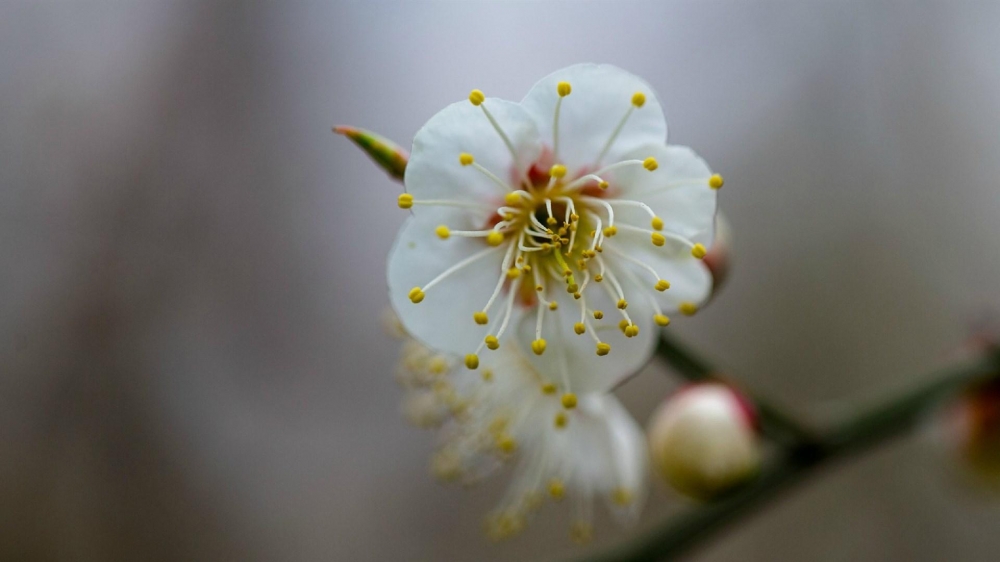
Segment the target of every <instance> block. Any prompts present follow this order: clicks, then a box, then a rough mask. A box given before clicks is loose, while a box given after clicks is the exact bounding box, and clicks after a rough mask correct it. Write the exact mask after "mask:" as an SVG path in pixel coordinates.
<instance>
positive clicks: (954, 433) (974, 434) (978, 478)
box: [947, 379, 1000, 491]
mask: <svg viewBox="0 0 1000 562" xmlns="http://www.w3.org/2000/svg"><path fill="white" fill-rule="evenodd" d="M948 413H949V417H948V419H947V422H948V424H947V427H948V428H949V429H950V431H949V432H948V436H949V437H950V440H949V441H950V444H951V445H952V446H953V447H954V449H955V451H956V453H957V456H958V458H959V459H960V461H961V466H962V468H964V469H966V471H965V472H966V473H967V475H968V476H970V477H971V478H972V480H973V481H974V482H975V483H977V484H979V485H982V486H985V487H988V488H992V489H995V490H997V491H1000V379H996V380H991V381H989V382H986V383H982V384H979V385H976V386H974V387H972V388H969V389H968V390H967V391H966V392H965V393H964V394H962V396H961V397H959V399H958V400H957V401H956V402H955V403H954V404H953V405H952V407H951V408H950V409H949V410H948Z"/></svg>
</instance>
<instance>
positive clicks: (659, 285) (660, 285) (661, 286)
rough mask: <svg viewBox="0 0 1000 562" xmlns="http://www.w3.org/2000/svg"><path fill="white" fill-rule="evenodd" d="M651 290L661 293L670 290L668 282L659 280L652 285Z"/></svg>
mask: <svg viewBox="0 0 1000 562" xmlns="http://www.w3.org/2000/svg"><path fill="white" fill-rule="evenodd" d="M653 288H654V289H656V290H657V291H659V292H661V293H662V292H663V291H666V290H667V289H669V288H670V281H667V280H666V279H660V280H659V281H657V282H656V285H653Z"/></svg>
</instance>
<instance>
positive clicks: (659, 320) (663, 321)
mask: <svg viewBox="0 0 1000 562" xmlns="http://www.w3.org/2000/svg"><path fill="white" fill-rule="evenodd" d="M653 322H656V325H657V326H661V327H662V326H666V325H668V324H670V318H667V317H666V316H665V315H663V314H655V315H653Z"/></svg>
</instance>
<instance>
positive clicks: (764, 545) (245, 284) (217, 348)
mask: <svg viewBox="0 0 1000 562" xmlns="http://www.w3.org/2000/svg"><path fill="white" fill-rule="evenodd" d="M998 28H1000V3H996V2H957V1H955V2H943V1H942V2H937V3H926V2H869V3H860V2H792V1H788V2H743V1H732V2H717V1H701V2H693V1H692V2H667V3H635V4H633V3H626V2H618V3H584V2H566V3H556V2H552V3H548V2H502V3H478V2H469V3H459V2H452V3H434V4H424V3H416V2H395V3H390V2H386V3H363V2H355V3H322V2H314V3H303V2H294V3H292V2H270V3H262V4H251V3H224V2H221V1H220V2H209V3H204V4H203V5H199V4H197V3H194V2H149V1H147V2H138V1H136V2H118V1H105V2H97V1H86V2H84V1H81V2H69V1H67V2H28V1H27V0H23V1H17V0H9V1H7V2H4V3H2V4H0V263H2V264H3V267H2V270H0V295H2V296H0V370H2V372H0V558H3V559H5V560H7V559H10V560H14V559H21V560H28V559H31V560H35V559H38V560H46V559H52V560H55V559H58V560H139V559H142V560H168V559H184V560H236V559H239V560H331V559H332V560H509V559H524V558H529V559H552V558H553V557H555V556H563V555H567V554H581V553H584V552H585V550H584V549H580V548H579V547H575V546H573V545H572V544H571V543H570V541H569V540H568V537H567V524H568V516H567V514H566V513H565V510H564V509H558V508H553V507H547V508H546V509H544V510H543V512H542V514H541V516H540V517H539V518H537V519H536V520H535V521H534V522H533V524H532V525H531V526H530V528H529V530H528V531H527V532H526V534H525V535H523V536H522V537H519V538H517V539H515V540H513V541H511V542H508V543H503V544H500V545H492V544H490V543H488V542H487V541H486V540H485V539H484V538H483V537H482V535H481V533H480V523H481V519H482V515H484V514H485V512H486V511H487V510H488V509H489V508H490V507H491V506H492V505H493V502H494V501H496V500H498V499H499V494H500V493H501V491H502V486H503V485H504V483H505V482H504V479H503V478H499V479H496V480H494V481H493V482H492V483H491V484H489V485H486V486H483V487H481V488H477V489H474V490H462V489H458V488H452V487H443V486H440V485H438V484H436V483H435V482H434V481H433V480H432V479H431V478H430V477H429V476H428V475H427V468H426V467H427V459H428V454H429V452H430V451H431V449H432V444H433V439H432V437H431V435H429V434H426V433H423V432H421V431H419V430H416V429H414V428H411V427H408V426H406V425H404V423H403V421H402V420H401V419H400V416H399V415H398V400H399V398H400V396H401V392H400V390H398V389H397V388H396V387H395V385H394V383H393V381H392V376H391V374H392V370H393V366H394V361H395V357H396V351H397V344H396V342H394V341H393V340H391V339H390V338H388V337H387V336H385V335H384V334H383V332H382V331H381V328H380V324H379V317H380V312H381V310H382V308H383V306H384V305H385V303H386V295H385V289H384V270H385V257H386V254H387V252H388V250H389V248H390V245H391V243H392V240H393V237H394V235H395V231H396V229H397V227H398V226H399V224H400V223H401V222H402V220H403V219H404V216H405V213H404V212H402V211H400V210H399V209H397V208H396V207H395V204H394V202H395V198H396V195H397V194H398V193H399V189H400V188H399V187H398V186H397V185H396V184H394V183H392V182H391V181H390V180H389V179H387V178H386V177H385V176H384V175H383V174H382V173H381V172H379V171H377V170H375V169H374V168H373V167H372V166H371V165H370V163H369V162H368V161H367V160H366V159H365V157H364V156H362V155H361V154H360V153H359V152H358V151H357V150H355V149H354V148H353V147H352V146H350V145H349V144H348V143H347V142H346V141H344V140H343V139H341V138H338V137H335V136H334V135H333V134H331V132H330V126H331V125H333V124H338V123H347V124H353V125H358V126H363V127H367V128H371V129H374V130H377V131H381V132H383V133H384V134H386V135H387V136H389V137H391V138H394V139H397V140H399V141H400V142H402V143H404V144H408V142H409V140H410V139H411V138H412V136H413V134H414V132H415V131H416V130H417V129H418V128H419V127H420V125H422V124H423V122H424V121H425V120H427V119H428V118H429V117H430V116H431V115H432V114H433V113H435V112H436V111H438V110H439V109H440V108H442V107H444V105H446V104H448V103H450V102H452V101H455V100H458V99H462V98H463V97H464V96H465V95H466V94H467V92H468V91H469V90H470V89H471V88H474V87H476V88H481V89H483V90H484V91H485V92H487V93H488V94H489V95H493V96H499V97H504V98H508V99H514V100H519V99H520V98H521V97H522V96H523V95H524V93H525V92H527V90H528V88H529V87H530V86H531V85H532V84H533V83H534V82H535V81H536V80H537V79H539V78H541V77H542V76H544V75H546V74H548V73H549V72H551V71H553V70H555V69H558V68H561V67H563V66H566V65H569V64H572V63H576V62H581V61H593V62H610V63H614V64H617V65H619V66H621V67H623V68H625V69H628V70H630V71H632V72H634V73H636V74H638V75H640V76H642V77H644V78H645V79H646V80H648V81H649V82H650V83H652V84H653V85H654V87H655V88H656V89H657V91H658V94H659V97H660V99H661V102H662V103H663V105H664V107H665V109H666V112H667V118H668V121H669V124H670V131H671V136H670V138H671V140H672V142H675V143H678V144H686V145H690V146H692V147H694V148H695V150H697V151H698V152H699V153H700V154H701V155H703V156H704V157H705V158H706V159H707V160H708V162H709V163H711V165H712V166H713V167H714V168H715V169H717V170H718V171H720V172H721V173H723V174H724V175H725V177H726V179H727V183H726V187H725V188H724V190H723V192H722V195H721V205H722V208H723V209H724V212H725V213H726V215H727V216H728V217H729V219H730V221H731V222H732V225H733V227H734V229H735V235H736V251H737V262H736V265H735V271H734V274H733V276H732V277H731V279H730V282H729V284H728V286H726V287H725V289H724V290H723V292H722V294H721V295H720V297H719V298H718V300H717V301H716V302H715V303H714V304H713V305H712V306H711V307H710V308H708V309H707V310H705V311H704V312H703V313H702V314H700V315H699V316H698V317H697V318H695V319H692V320H687V321H683V322H676V323H675V325H674V326H673V327H671V328H670V329H671V330H673V331H675V332H676V333H677V334H679V335H681V336H683V337H684V338H686V339H687V340H689V341H691V342H693V343H695V344H697V345H698V346H699V347H700V348H702V349H704V350H706V351H708V352H710V353H711V354H712V356H713V357H715V358H716V360H717V361H718V362H719V363H720V364H721V365H724V366H725V367H726V368H727V369H728V370H729V371H730V372H731V373H732V374H733V375H734V376H737V377H739V378H740V380H742V381H744V382H745V383H746V384H747V385H749V386H751V387H753V388H755V389H757V390H759V391H760V392H764V393H768V394H770V395H773V397H774V398H775V399H776V400H778V401H780V402H783V403H785V404H788V405H790V406H791V407H792V408H793V409H795V410H796V411H798V412H800V413H801V414H803V415H808V416H813V417H814V418H815V419H824V418H826V417H827V416H829V415H831V414H832V413H835V412H837V411H843V410H844V409H845V406H844V403H845V401H846V402H850V401H855V400H865V399H869V398H871V397H872V396H874V395H878V394H879V393H883V392H887V391H890V390H892V389H894V388H898V387H900V386H902V385H905V384H907V383H908V382H911V377H913V376H916V375H919V374H920V373H923V372H926V371H927V370H928V368H929V367H931V366H933V365H937V364H942V363H944V362H945V361H947V359H948V358H949V357H950V356H951V355H952V354H953V352H954V350H955V348H956V347H957V346H958V345H959V344H960V343H961V341H962V340H963V338H964V337H965V335H966V334H967V329H968V325H969V322H970V319H972V318H974V317H976V316H977V315H978V314H979V311H980V310H981V309H983V308H984V307H990V306H996V305H998V304H1000V293H998V291H997V287H998V283H1000V264H998V260H997V250H998V244H997V241H998V240H1000V220H998V218H1000V189H998V185H997V180H998V178H1000V134H998V132H1000V117H998V115H1000V61H998V58H997V53H1000V33H997V31H998ZM673 384H674V381H673V379H671V378H670V377H668V376H666V375H665V370H664V368H663V367H662V366H658V365H655V364H654V365H652V366H651V367H649V368H648V369H647V370H646V371H645V372H643V373H642V374H641V375H640V376H638V377H637V378H636V379H634V380H633V381H631V382H629V383H628V384H626V385H625V386H624V387H623V388H622V389H621V390H619V392H618V393H619V395H620V396H621V397H622V398H623V400H624V401H625V403H626V405H627V406H628V407H629V409H630V410H631V411H632V412H633V413H634V414H635V415H636V416H637V417H638V418H639V419H640V420H643V421H644V420H645V419H646V417H647V416H648V415H649V413H650V411H651V410H652V408H653V407H654V406H655V404H656V402H657V400H658V397H659V396H662V395H663V393H665V392H667V391H668V390H669V388H671V385H673ZM927 433H928V432H921V433H918V434H916V435H915V436H914V437H912V438H910V439H907V440H904V441H902V442H899V443H896V444H894V445H893V446H891V447H888V448H886V449H883V450H880V451H879V452H877V453H875V454H873V455H870V456H869V457H867V458H865V459H863V460H858V461H853V462H850V463H847V464H844V465H839V466H837V467H835V468H833V469H832V470H829V471H827V472H825V473H823V474H822V475H821V477H820V478H817V479H816V480H814V481H813V482H812V485H811V486H806V487H802V488H799V489H798V490H797V491H796V493H795V494H792V495H788V496H785V497H784V498H783V499H782V501H780V502H779V503H776V504H774V505H772V506H771V507H769V508H768V509H767V510H766V511H765V512H763V513H760V514H759V515H758V516H756V517H754V518H753V519H750V520H748V521H746V522H745V523H741V524H740V525H739V526H738V527H737V528H736V529H734V531H733V532H731V533H729V534H726V535H724V536H722V537H719V538H718V539H716V540H714V541H713V542H712V543H711V544H710V545H708V546H707V547H705V548H702V549H700V550H699V551H698V552H697V553H696V554H695V555H694V556H693V558H694V559H697V560H704V561H729V560H732V561H736V560H739V561H745V560H766V561H770V560H864V561H884V560H899V561H911V560H993V559H995V553H996V552H997V551H998V549H1000V498H996V497H988V496H985V495H984V494H983V493H982V492H977V491H975V490H973V491H969V490H967V489H963V488H962V487H960V486H959V485H958V484H957V483H956V481H955V480H954V479H953V478H952V475H951V473H950V472H949V471H948V470H946V467H947V458H946V457H945V456H943V455H942V452H941V449H940V447H939V446H938V444H937V443H936V441H935V439H934V438H932V437H929V436H928V434H927ZM682 507H683V503H682V501H681V500H679V499H678V498H675V497H672V496H670V495H669V494H668V493H666V492H665V491H664V490H663V487H662V486H660V487H657V488H656V489H655V490H654V494H653V495H652V497H651V499H650V502H649V506H648V508H647V510H646V512H645V515H644V517H643V519H642V520H641V522H640V529H641V528H644V527H648V526H649V525H651V524H653V523H655V522H656V520H658V519H659V518H660V517H662V516H663V515H664V514H665V513H667V512H669V511H673V510H677V509H680V508H682ZM630 532H635V531H621V530H619V529H617V528H615V527H614V526H613V525H612V524H611V523H610V522H609V521H607V520H605V519H603V518H602V520H601V521H600V525H599V527H598V531H597V535H598V540H597V543H598V544H605V543H609V542H611V541H615V540H622V539H624V538H625V537H627V536H628V534H629V533H630Z"/></svg>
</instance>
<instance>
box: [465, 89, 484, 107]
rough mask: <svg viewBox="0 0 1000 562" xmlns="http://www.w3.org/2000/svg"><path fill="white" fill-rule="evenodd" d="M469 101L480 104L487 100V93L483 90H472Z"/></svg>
mask: <svg viewBox="0 0 1000 562" xmlns="http://www.w3.org/2000/svg"><path fill="white" fill-rule="evenodd" d="M469 101H471V102H472V105H479V104H481V103H483V102H484V101H486V94H484V93H483V92H482V90H472V91H471V92H469Z"/></svg>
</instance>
